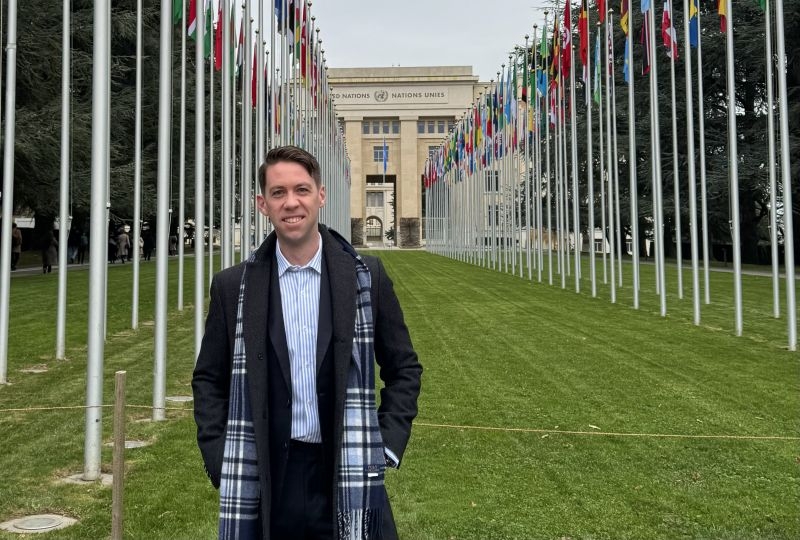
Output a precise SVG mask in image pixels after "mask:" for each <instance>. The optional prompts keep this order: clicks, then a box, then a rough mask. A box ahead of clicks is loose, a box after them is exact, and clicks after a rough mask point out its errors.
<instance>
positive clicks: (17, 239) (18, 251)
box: [11, 223, 22, 270]
mask: <svg viewBox="0 0 800 540" xmlns="http://www.w3.org/2000/svg"><path fill="white" fill-rule="evenodd" d="M20 255H22V231H20V230H19V227H17V224H16V223H12V224H11V269H12V270H16V269H17V263H18V262H19V257H20Z"/></svg>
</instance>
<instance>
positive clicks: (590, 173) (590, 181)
mask: <svg viewBox="0 0 800 540" xmlns="http://www.w3.org/2000/svg"><path fill="white" fill-rule="evenodd" d="M589 28H590V26H589V10H586V33H587V36H586V43H587V47H588V43H589V37H590V36H591V32H589ZM591 72H592V55H591V54H589V51H586V77H585V80H584V83H585V84H584V86H585V90H586V148H587V158H586V172H587V180H586V182H587V196H588V199H589V244H590V246H591V247H590V249H589V276H590V278H591V281H592V298H595V297H596V296H597V271H596V269H595V251H596V250H595V247H594V237H595V225H594V157H593V156H592V90H591V86H592V85H591V80H590V79H591V75H590V74H591Z"/></svg>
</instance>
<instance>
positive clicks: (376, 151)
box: [372, 145, 389, 163]
mask: <svg viewBox="0 0 800 540" xmlns="http://www.w3.org/2000/svg"><path fill="white" fill-rule="evenodd" d="M372 161H374V162H375V163H383V145H381V146H373V147H372ZM386 162H387V163H388V162H389V146H388V145H387V146H386Z"/></svg>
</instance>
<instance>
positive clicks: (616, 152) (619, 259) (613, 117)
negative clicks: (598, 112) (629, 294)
mask: <svg viewBox="0 0 800 540" xmlns="http://www.w3.org/2000/svg"><path fill="white" fill-rule="evenodd" d="M613 20H614V10H613V9H609V10H608V28H609V31H608V33H609V39H608V47H609V55H610V60H609V69H610V70H611V83H610V86H611V100H610V101H611V126H612V130H613V140H614V206H615V214H614V218H615V219H614V223H615V224H616V227H615V231H614V232H616V241H617V275H618V276H619V282H618V285H619V286H620V287H622V257H623V254H624V251H623V247H622V219H621V217H622V214H621V213H620V210H619V148H618V145H617V84H616V81H615V79H614V58H615V55H614V39H613V38H614V23H613Z"/></svg>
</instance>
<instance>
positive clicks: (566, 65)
mask: <svg viewBox="0 0 800 540" xmlns="http://www.w3.org/2000/svg"><path fill="white" fill-rule="evenodd" d="M571 66H572V14H571V12H570V8H569V0H567V3H566V4H564V43H563V45H562V47H561V69H562V70H563V73H564V78H566V77H567V76H568V75H569V69H570V67H571Z"/></svg>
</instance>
